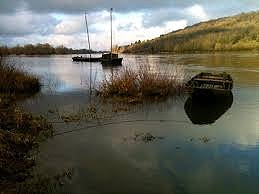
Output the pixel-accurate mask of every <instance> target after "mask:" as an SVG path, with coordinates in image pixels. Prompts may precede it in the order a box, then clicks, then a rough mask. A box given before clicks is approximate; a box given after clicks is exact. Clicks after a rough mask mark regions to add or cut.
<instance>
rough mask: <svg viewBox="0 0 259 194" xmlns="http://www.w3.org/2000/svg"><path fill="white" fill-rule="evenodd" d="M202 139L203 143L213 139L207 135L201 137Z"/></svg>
mask: <svg viewBox="0 0 259 194" xmlns="http://www.w3.org/2000/svg"><path fill="white" fill-rule="evenodd" d="M199 140H200V141H202V142H203V143H208V142H209V141H211V139H210V138H209V137H207V136H202V137H200V138H199Z"/></svg>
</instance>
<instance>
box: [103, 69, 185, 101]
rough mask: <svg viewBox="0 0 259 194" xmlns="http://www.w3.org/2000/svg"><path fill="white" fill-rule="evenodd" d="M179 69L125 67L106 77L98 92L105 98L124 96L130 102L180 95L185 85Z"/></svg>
mask: <svg viewBox="0 0 259 194" xmlns="http://www.w3.org/2000/svg"><path fill="white" fill-rule="evenodd" d="M178 71H179V69H177V68H176V69H175V70H173V71H159V72H154V71H151V70H150V68H149V67H142V68H139V70H132V69H129V68H123V69H122V70H121V71H119V72H116V73H115V74H113V75H112V76H110V78H109V79H105V80H104V81H103V82H102V84H101V86H100V88H99V92H98V93H99V95H100V96H101V97H103V98H109V97H122V98H125V99H127V100H128V101H129V102H131V101H132V100H133V101H135V100H137V101H143V100H145V99H153V98H155V99H162V98H166V97H170V96H175V95H179V94H180V93H181V91H182V90H183V87H184V85H183V82H182V79H181V78H179V76H180V75H181V76H182V75H183V74H182V72H180V71H179V72H178Z"/></svg>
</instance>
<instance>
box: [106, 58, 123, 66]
mask: <svg viewBox="0 0 259 194" xmlns="http://www.w3.org/2000/svg"><path fill="white" fill-rule="evenodd" d="M101 63H102V65H105V66H118V65H122V58H112V59H109V58H106V59H105V58H102V59H101Z"/></svg>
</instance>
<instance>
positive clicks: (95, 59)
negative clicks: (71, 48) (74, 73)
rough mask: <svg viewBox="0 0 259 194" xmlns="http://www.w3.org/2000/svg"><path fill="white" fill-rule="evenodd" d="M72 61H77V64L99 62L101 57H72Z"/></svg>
mask: <svg viewBox="0 0 259 194" xmlns="http://www.w3.org/2000/svg"><path fill="white" fill-rule="evenodd" d="M72 60H73V61H79V62H100V61H101V57H82V56H80V57H79V56H76V57H72Z"/></svg>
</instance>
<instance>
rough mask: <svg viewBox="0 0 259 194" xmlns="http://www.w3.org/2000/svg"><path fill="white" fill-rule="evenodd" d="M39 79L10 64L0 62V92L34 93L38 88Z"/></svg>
mask: <svg viewBox="0 0 259 194" xmlns="http://www.w3.org/2000/svg"><path fill="white" fill-rule="evenodd" d="M40 87H41V85H40V82H39V79H38V78H37V77H35V76H32V75H29V74H27V73H25V72H23V71H21V70H18V69H17V68H15V67H14V66H12V65H7V64H5V63H3V62H2V63H1V64H0V92H1V93H10V94H14V93H15V94H20V93H23V94H24V93H35V92H38V91H39V90H40Z"/></svg>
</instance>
